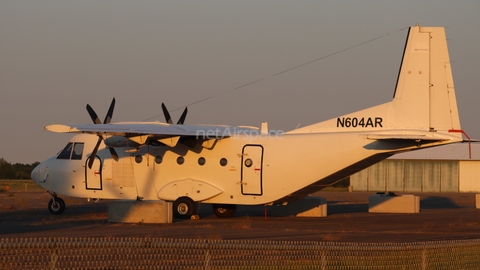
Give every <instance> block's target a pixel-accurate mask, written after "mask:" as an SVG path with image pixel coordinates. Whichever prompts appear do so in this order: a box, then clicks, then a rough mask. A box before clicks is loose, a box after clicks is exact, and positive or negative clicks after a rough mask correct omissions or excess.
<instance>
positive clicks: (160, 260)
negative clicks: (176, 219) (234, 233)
mask: <svg viewBox="0 0 480 270" xmlns="http://www.w3.org/2000/svg"><path fill="white" fill-rule="evenodd" d="M479 252H480V239H473V240H455V241H437V242H414V243H341V242H338V243H337V242H309V241H255V240H217V239H165V238H4V239H0V255H1V259H0V269H478V267H479V265H480V256H478V254H479Z"/></svg>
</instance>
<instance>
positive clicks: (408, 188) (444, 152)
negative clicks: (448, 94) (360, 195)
mask: <svg viewBox="0 0 480 270" xmlns="http://www.w3.org/2000/svg"><path fill="white" fill-rule="evenodd" d="M470 150H471V158H470ZM350 186H351V189H352V190H353V191H375V192H390V191H391V192H480V143H478V142H477V143H471V144H470V149H469V144H468V143H455V144H449V145H444V146H439V147H433V148H426V149H422V150H418V151H410V152H406V153H401V154H397V155H394V156H391V157H390V158H388V159H386V160H383V161H381V162H379V163H377V164H375V165H373V166H371V167H368V168H366V169H364V170H363V171H360V172H358V173H356V174H353V175H351V176H350Z"/></svg>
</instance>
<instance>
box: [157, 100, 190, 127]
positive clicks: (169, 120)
mask: <svg viewBox="0 0 480 270" xmlns="http://www.w3.org/2000/svg"><path fill="white" fill-rule="evenodd" d="M162 111H163V115H165V121H167V123H169V124H173V121H172V117H171V116H170V113H169V112H168V110H167V107H166V106H165V104H164V103H162ZM187 113H188V109H187V107H185V110H183V113H182V115H181V116H180V119H178V122H177V125H183V123H184V122H185V118H186V117H187Z"/></svg>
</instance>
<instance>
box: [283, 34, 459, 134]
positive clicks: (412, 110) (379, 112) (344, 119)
mask: <svg viewBox="0 0 480 270" xmlns="http://www.w3.org/2000/svg"><path fill="white" fill-rule="evenodd" d="M452 129H460V120H459V116H458V109H457V102H456V99H455V90H454V87H453V79H452V71H451V68H450V59H449V56H448V50H447V42H446V36H445V30H444V28H442V27H419V26H418V25H417V26H414V27H410V29H409V33H408V38H407V42H406V45H405V51H404V55H403V60H402V65H401V68H400V72H399V75H398V80H397V87H396V89H395V94H394V97H393V100H392V101H391V102H388V103H384V104H381V105H378V106H375V107H371V108H367V109H365V110H361V111H358V112H354V113H350V114H347V115H344V116H341V117H337V118H334V119H330V120H327V121H324V122H320V123H317V124H313V125H310V126H306V127H303V128H300V129H296V130H292V131H290V132H288V133H308V132H348V131H357V132H358V131H375V133H373V134H384V133H385V132H386V133H390V134H413V135H414V134H423V135H422V136H425V134H427V132H428V133H430V132H432V133H430V134H431V135H433V132H437V131H438V132H441V133H443V135H447V137H450V138H452V137H454V138H455V139H458V137H459V136H460V139H461V135H460V134H451V133H450V134H448V131H449V130H452ZM377 131H378V132H379V133H377ZM437 134H438V133H437ZM443 135H442V136H441V137H444V136H443ZM433 137H435V136H433ZM412 138H414V136H412Z"/></svg>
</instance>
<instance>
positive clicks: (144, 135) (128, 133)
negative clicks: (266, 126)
mask: <svg viewBox="0 0 480 270" xmlns="http://www.w3.org/2000/svg"><path fill="white" fill-rule="evenodd" d="M45 130H47V131H51V132H58V133H86V134H94V135H98V136H102V137H104V138H108V137H113V136H117V137H119V136H120V137H125V138H129V139H130V138H131V139H132V140H134V141H136V142H137V143H139V144H143V143H145V142H146V141H147V139H148V141H150V142H152V141H158V142H160V143H163V144H165V145H168V146H171V147H173V146H175V145H176V143H177V142H178V139H179V138H181V137H189V138H193V139H197V140H213V139H223V138H227V137H232V136H244V135H258V134H260V129H259V128H256V127H244V126H223V125H180V124H176V125H175V124H167V123H162V122H123V123H120V122H119V123H110V124H94V125H92V124H90V125H89V124H85V125H57V124H55V125H48V126H46V127H45ZM136 138H141V139H138V140H137V139H136ZM169 138H172V140H165V139H169ZM108 145H109V146H112V145H111V144H108Z"/></svg>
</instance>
